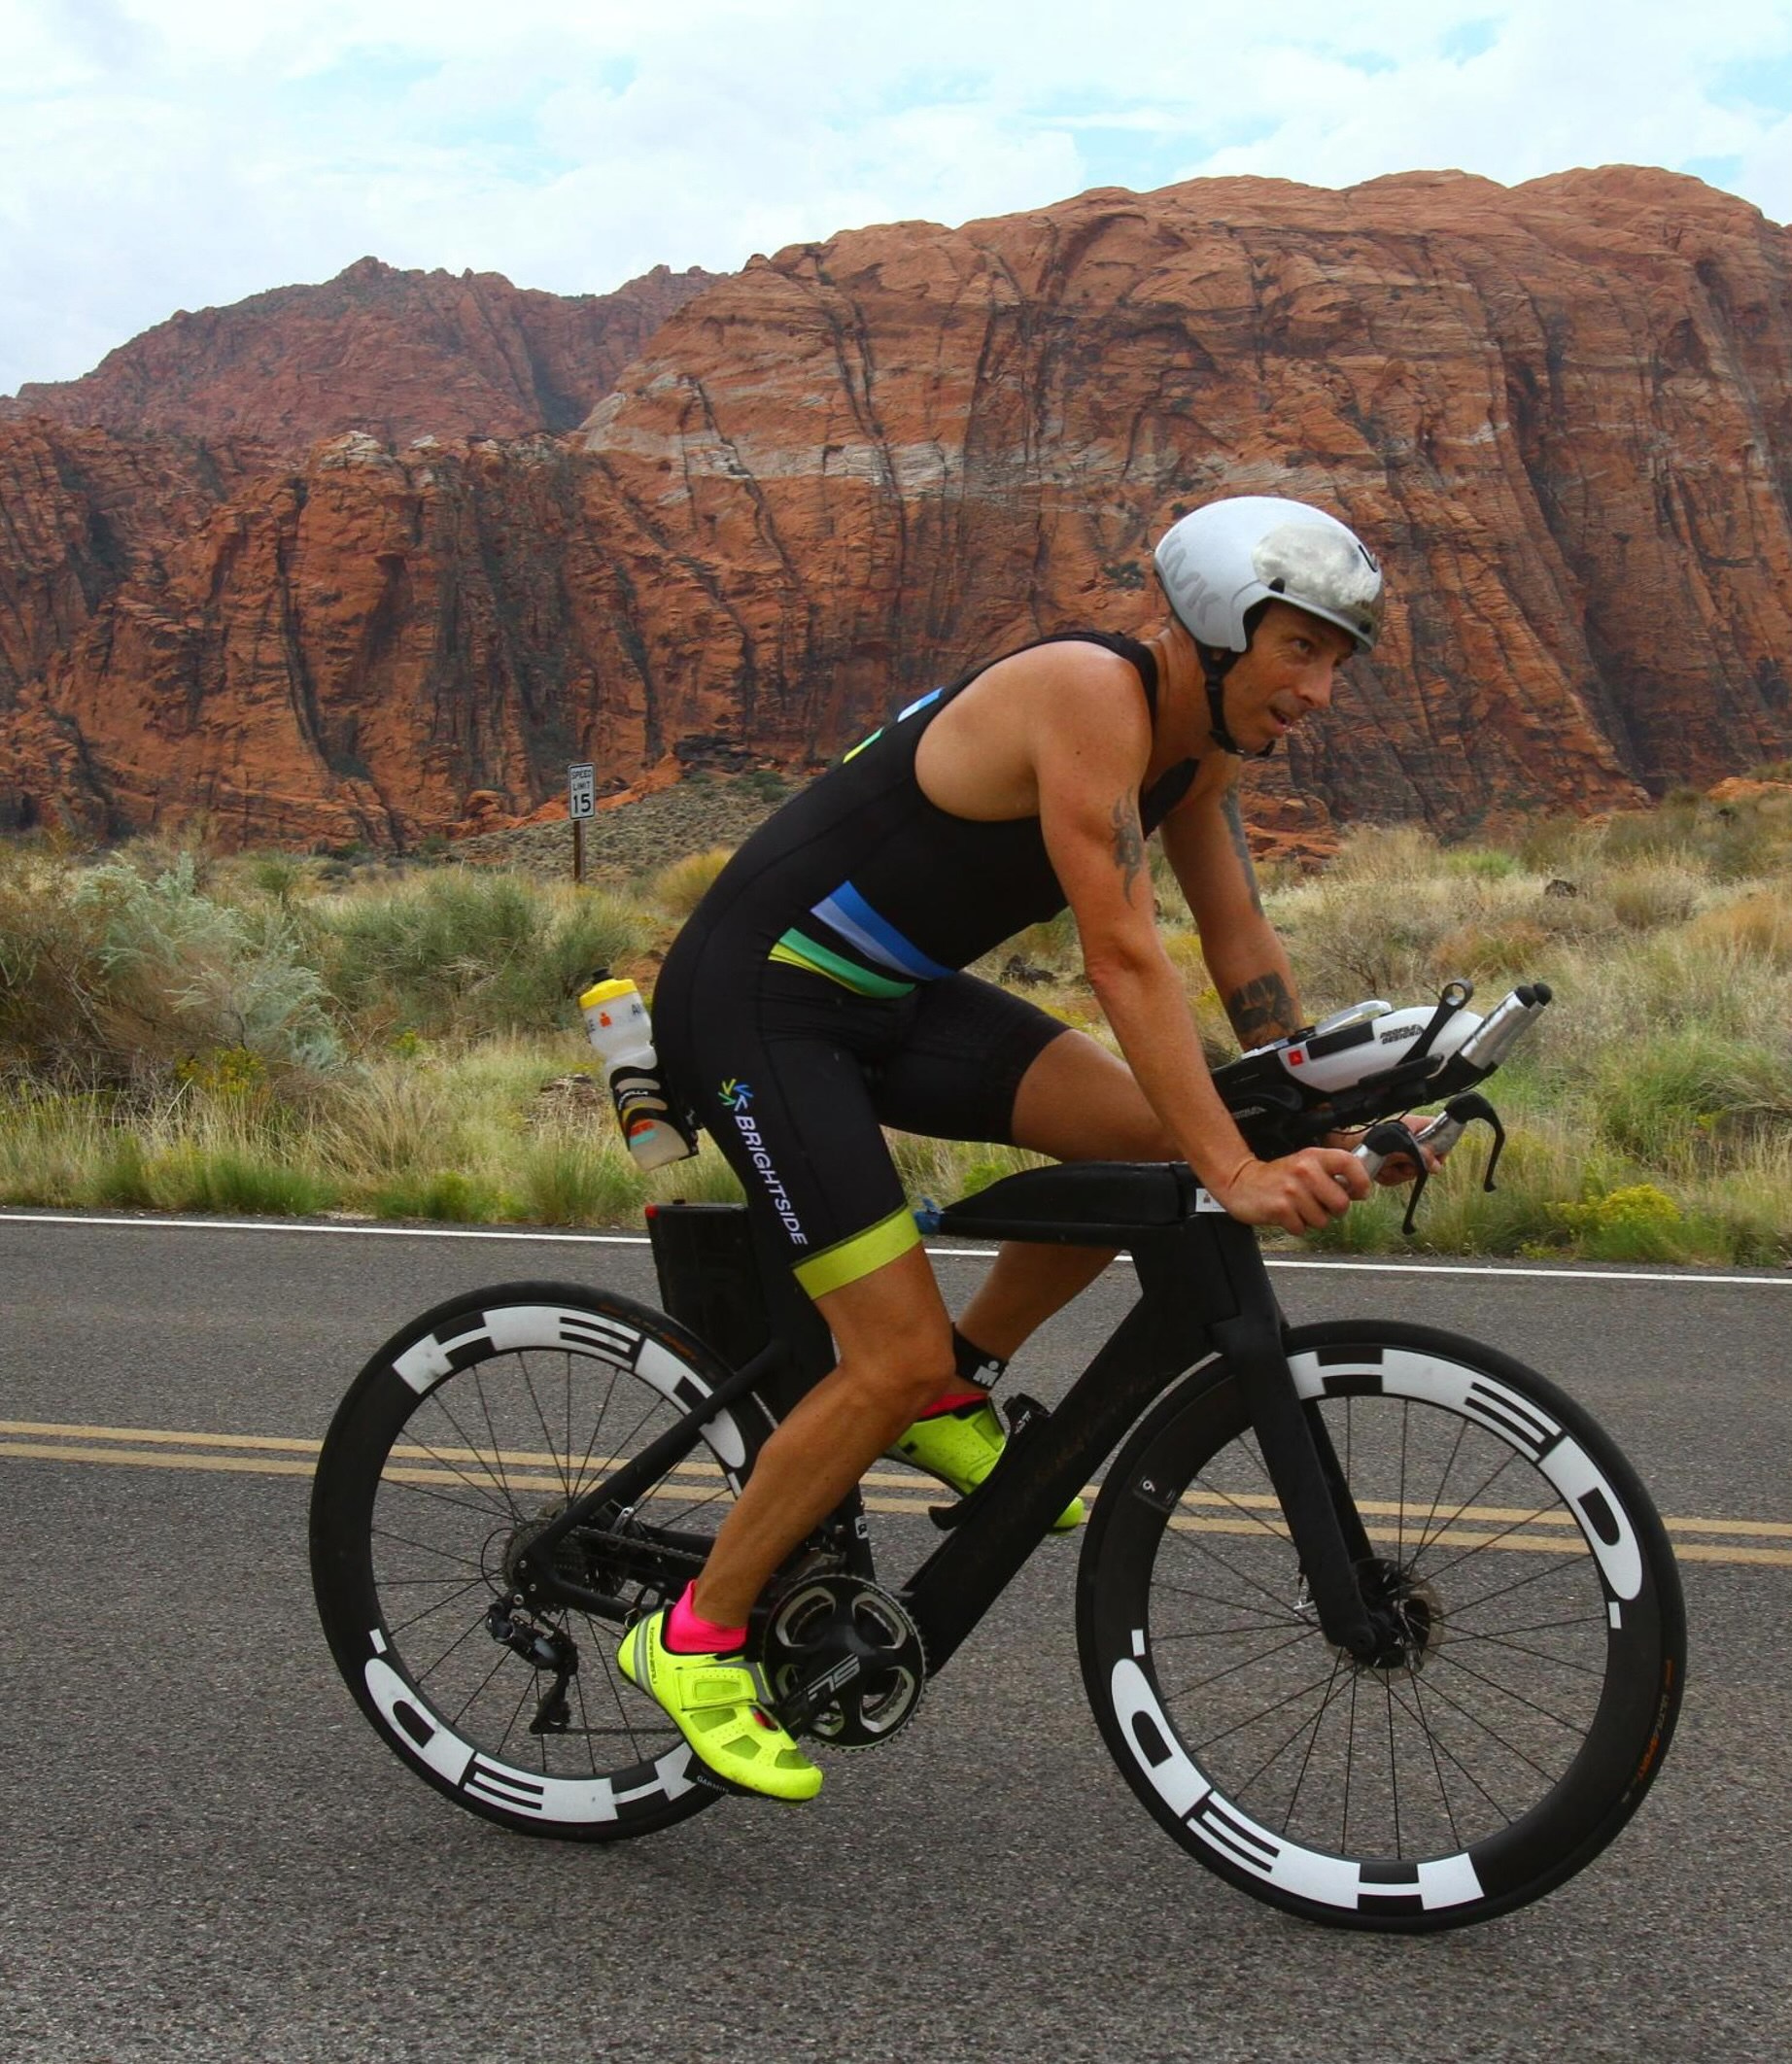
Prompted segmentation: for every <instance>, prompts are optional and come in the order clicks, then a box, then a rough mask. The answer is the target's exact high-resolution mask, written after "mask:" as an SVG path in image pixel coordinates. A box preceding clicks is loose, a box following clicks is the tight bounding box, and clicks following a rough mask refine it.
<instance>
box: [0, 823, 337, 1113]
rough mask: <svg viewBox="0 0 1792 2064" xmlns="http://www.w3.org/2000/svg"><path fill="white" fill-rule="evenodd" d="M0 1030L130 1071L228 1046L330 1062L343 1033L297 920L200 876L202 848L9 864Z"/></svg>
mask: <svg viewBox="0 0 1792 2064" xmlns="http://www.w3.org/2000/svg"><path fill="white" fill-rule="evenodd" d="M0 1042H3V1043H4V1044H5V1045H6V1046H8V1047H9V1048H11V1049H13V1050H14V1051H15V1052H16V1053H19V1054H22V1055H24V1056H25V1057H27V1058H29V1059H30V1060H31V1062H32V1063H33V1065H34V1066H35V1067H36V1068H38V1070H39V1071H40V1072H43V1073H47V1074H49V1075H52V1076H62V1077H66V1076H69V1075H75V1076H78V1077H80V1078H82V1079H85V1080H88V1081H109V1082H120V1081H128V1080H132V1079H142V1078H144V1077H145V1076H152V1077H153V1076H155V1075H158V1074H166V1073H168V1072H170V1071H172V1070H173V1069H175V1068H176V1067H178V1066H179V1065H180V1064H182V1063H183V1062H191V1061H192V1060H193V1059H194V1057H195V1056H198V1055H202V1054H205V1053H216V1052H221V1051H225V1050H232V1051H240V1052H241V1053H244V1054H246V1055H252V1056H254V1059H255V1062H256V1063H257V1064H258V1065H259V1066H261V1067H263V1068H267V1067H271V1068H275V1069H293V1068H301V1069H326V1068H329V1067H333V1066H334V1065H335V1064H336V1062H337V1061H338V1060H339V1059H340V1055H341V1045H340V1041H339V1038H338V1036H337V1033H336V1029H335V1026H334V1025H333V1023H332V1022H331V1020H330V1017H329V1015H328V1012H327V1008H326V1004H325V997H324V987H323V983H322V981H321V980H320V979H319V977H318V975H317V973H316V971H315V970H314V969H312V968H311V967H309V966H307V965H306V964H305V958H304V941H303V939H302V937H301V935H300V933H299V931H298V929H297V928H296V926H295V925H294V924H293V921H292V920H291V918H290V917H289V916H288V915H287V913H285V912H282V911H281V910H279V909H278V908H276V907H275V906H272V905H268V906H264V907H262V908H260V909H258V910H253V911H251V910H243V909H238V908H236V907H234V906H232V905H229V904H226V903H223V902H220V901H219V900H217V899H216V898H215V897H214V896H212V895H210V894H208V893H207V892H206V891H205V890H204V889H203V888H202V887H201V886H200V883H199V877H198V870H197V869H196V867H195V865H194V863H193V860H192V858H191V856H190V855H181V856H180V857H179V858H177V860H176V861H175V864H174V865H173V866H172V867H171V868H169V869H167V870H165V871H164V872H163V873H161V874H158V875H154V876H145V875H143V874H141V873H140V872H139V871H138V870H137V868H135V867H134V866H132V865H131V864H130V863H129V862H128V861H124V860H113V861H108V862H106V863H104V864H103V865H100V866H97V867H91V868H87V869H85V870H79V871H77V870H69V869H66V868H61V869H47V868H44V867H42V866H35V867H34V866H32V865H30V864H29V863H27V864H26V865H24V866H23V867H22V868H21V867H20V866H19V865H17V863H15V864H14V865H12V866H10V867H7V868H5V869H4V870H0Z"/></svg>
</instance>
